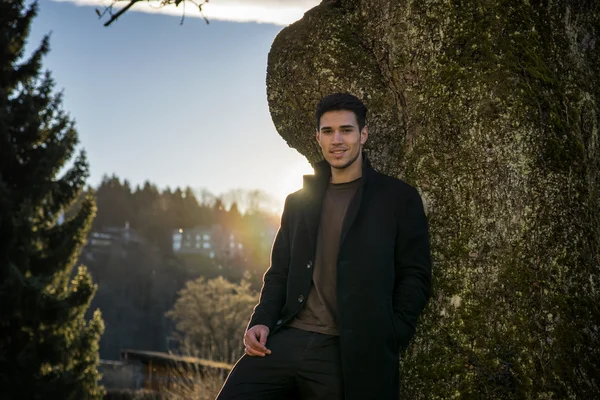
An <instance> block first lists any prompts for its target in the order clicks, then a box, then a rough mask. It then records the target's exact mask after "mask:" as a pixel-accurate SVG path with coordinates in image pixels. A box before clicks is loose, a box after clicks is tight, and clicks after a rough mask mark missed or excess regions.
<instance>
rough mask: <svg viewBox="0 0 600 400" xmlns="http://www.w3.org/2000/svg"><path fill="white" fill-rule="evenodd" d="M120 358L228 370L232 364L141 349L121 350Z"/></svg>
mask: <svg viewBox="0 0 600 400" xmlns="http://www.w3.org/2000/svg"><path fill="white" fill-rule="evenodd" d="M121 359H123V360H125V359H136V360H140V361H142V362H143V361H150V360H152V361H161V362H164V363H178V362H179V363H185V364H196V365H201V366H203V367H209V368H215V369H226V370H230V369H231V368H233V365H231V364H227V363H224V362H218V361H212V360H206V359H203V358H196V357H191V356H179V355H175V354H169V353H161V352H158V351H143V350H131V349H124V350H121Z"/></svg>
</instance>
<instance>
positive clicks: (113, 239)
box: [83, 222, 146, 260]
mask: <svg viewBox="0 0 600 400" xmlns="http://www.w3.org/2000/svg"><path fill="white" fill-rule="evenodd" d="M144 243H146V241H145V239H144V238H143V237H142V236H141V235H140V234H138V233H137V232H136V231H135V230H133V229H131V228H130V227H129V222H126V223H125V226H122V227H121V226H109V227H105V228H102V229H99V230H95V231H92V232H90V233H89V234H88V238H87V242H86V243H85V246H84V249H83V257H84V259H86V260H92V259H94V258H96V256H97V255H98V254H102V253H105V252H107V251H110V249H111V247H113V245H115V244H117V245H119V246H137V245H141V244H144ZM123 251H125V250H123Z"/></svg>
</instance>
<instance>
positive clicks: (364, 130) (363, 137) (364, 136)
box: [360, 125, 369, 144]
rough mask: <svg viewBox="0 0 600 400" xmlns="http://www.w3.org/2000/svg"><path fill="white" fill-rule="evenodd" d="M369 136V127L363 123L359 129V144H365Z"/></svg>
mask: <svg viewBox="0 0 600 400" xmlns="http://www.w3.org/2000/svg"><path fill="white" fill-rule="evenodd" d="M368 138H369V128H368V127H367V126H366V125H365V126H364V127H363V128H362V131H360V144H365V142H366V141H367V139H368Z"/></svg>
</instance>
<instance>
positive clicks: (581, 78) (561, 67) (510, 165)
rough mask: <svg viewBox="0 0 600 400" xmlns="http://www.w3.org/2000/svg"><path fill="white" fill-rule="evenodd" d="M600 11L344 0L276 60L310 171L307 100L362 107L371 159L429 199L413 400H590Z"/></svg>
mask: <svg viewBox="0 0 600 400" xmlns="http://www.w3.org/2000/svg"><path fill="white" fill-rule="evenodd" d="M599 39H600V4H599V3H597V2H593V1H577V2H576V1H566V0H563V1H557V0H551V1H546V2H539V1H525V2H523V1H520V0H519V1H517V0H504V1H500V0H495V1H487V2H478V1H474V0H471V1H469V0H466V1H459V0H445V1H441V0H420V1H416V0H414V1H411V0H402V1H394V0H370V1H366V0H354V1H351V0H338V1H327V2H323V3H322V4H320V5H319V6H317V7H315V8H314V9H312V10H310V11H309V12H307V13H306V14H305V16H304V18H302V19H301V20H300V21H298V22H296V23H294V24H292V25H290V26H289V27H287V28H285V29H284V30H282V32H281V33H280V34H279V35H278V37H277V38H276V39H275V41H274V43H273V46H272V48H271V52H270V54H269V61H268V71H267V94H268V100H269V106H270V110H271V114H272V117H273V121H274V123H275V126H276V128H277V130H278V132H279V134H280V135H281V136H282V137H283V138H284V139H285V140H286V141H287V142H288V144H289V145H290V146H292V147H294V148H296V149H297V150H298V151H300V152H301V153H302V154H304V155H305V156H306V157H307V159H308V160H309V161H311V162H315V161H317V160H318V159H320V158H321V157H320V154H319V149H318V147H317V146H316V144H315V141H314V120H313V118H314V117H313V114H314V107H315V104H316V102H317V101H318V100H319V99H320V98H321V97H322V96H324V95H326V94H328V93H331V92H334V91H345V92H350V93H353V94H355V95H357V96H358V97H360V98H362V99H363V100H364V101H365V103H366V104H367V106H368V107H369V110H370V111H369V118H368V123H369V128H370V137H369V141H368V143H367V152H368V153H369V158H370V159H371V160H372V161H373V164H374V165H375V167H376V168H377V169H379V170H381V171H382V172H384V173H387V174H390V175H393V176H397V177H399V178H401V179H404V180H405V181H407V182H408V183H410V184H412V185H414V186H416V187H417V188H418V189H419V191H420V193H421V195H422V197H423V199H424V201H425V206H426V211H427V215H428V219H429V222H430V230H431V244H432V253H433V261H434V293H433V296H432V299H431V302H430V304H429V305H428V307H427V309H426V311H425V313H424V315H423V316H422V318H421V320H420V325H419V328H418V331H417V335H416V336H415V338H414V340H413V342H412V344H411V347H410V349H409V352H408V353H407V355H406V357H405V358H404V359H403V360H402V362H401V369H402V374H401V376H402V390H403V396H404V398H410V399H449V398H473V399H480V398H485V399H512V398H514V399H520V398H531V399H554V398H569V399H571V398H572V399H576V398H592V397H593V396H594V395H597V394H598V393H600V387H599V385H600V382H599V378H598V370H599V369H600V365H599V364H600V331H599V330H600V327H599V325H600V310H599V306H598V304H600V303H599V300H600V298H599V297H600V296H599V290H600V289H599V287H598V285H599V283H598V281H599V278H600V251H599V248H600V196H599V193H600V180H599V172H600V143H599V127H600V109H599V102H598V99H599V98H600V78H599V77H600V42H599Z"/></svg>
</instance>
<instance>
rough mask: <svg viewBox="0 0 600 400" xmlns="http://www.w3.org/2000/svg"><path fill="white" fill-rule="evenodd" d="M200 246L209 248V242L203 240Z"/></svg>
mask: <svg viewBox="0 0 600 400" xmlns="http://www.w3.org/2000/svg"><path fill="white" fill-rule="evenodd" d="M202 247H204V248H205V249H210V243H208V242H204V243H203V244H202Z"/></svg>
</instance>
